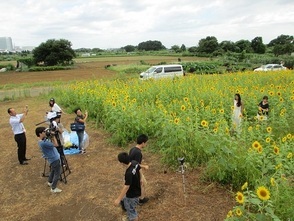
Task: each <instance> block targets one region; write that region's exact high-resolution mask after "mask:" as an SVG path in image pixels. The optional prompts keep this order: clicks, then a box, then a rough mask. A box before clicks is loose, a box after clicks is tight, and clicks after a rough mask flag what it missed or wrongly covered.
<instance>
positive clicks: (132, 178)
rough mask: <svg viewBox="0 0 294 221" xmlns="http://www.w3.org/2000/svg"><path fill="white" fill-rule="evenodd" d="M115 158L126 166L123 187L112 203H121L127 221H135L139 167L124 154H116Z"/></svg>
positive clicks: (139, 193) (138, 192)
mask: <svg viewBox="0 0 294 221" xmlns="http://www.w3.org/2000/svg"><path fill="white" fill-rule="evenodd" d="M117 158H118V161H119V162H121V163H123V164H125V165H127V169H126V172H125V185H124V186H123V188H122V190H121V193H120V194H119V196H118V197H117V199H116V200H115V201H114V203H115V205H119V204H120V202H121V201H123V204H124V208H125V209H126V211H127V215H128V218H129V220H130V221H137V220H138V212H137V211H136V206H137V205H138V203H139V196H141V185H140V172H139V171H140V169H141V167H140V165H139V163H138V162H137V161H135V160H133V161H130V157H129V155H128V154H127V153H126V152H122V153H120V154H118V156H117Z"/></svg>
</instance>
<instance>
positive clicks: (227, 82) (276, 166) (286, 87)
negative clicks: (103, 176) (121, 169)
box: [55, 71, 294, 220]
mask: <svg viewBox="0 0 294 221" xmlns="http://www.w3.org/2000/svg"><path fill="white" fill-rule="evenodd" d="M235 93H239V94H240V95H241V98H242V101H243V103H244V107H245V109H244V114H243V116H242V119H241V126H240V128H238V130H236V128H234V125H233V124H232V111H233V99H234V95H235ZM264 95H267V96H268V97H269V105H270V111H269V117H268V119H267V120H263V119H258V118H257V117H256V115H257V112H258V103H259V102H260V101H261V100H262V98H263V96H264ZM55 96H56V98H58V100H59V102H60V103H62V104H63V106H65V107H66V108H67V109H68V110H73V109H74V108H76V107H80V108H82V110H87V111H88V113H89V117H90V118H91V119H92V120H93V121H95V122H96V126H97V127H101V128H103V129H105V130H106V131H108V132H110V133H111V134H112V138H111V141H112V142H113V143H115V144H116V145H120V146H126V145H127V144H128V143H129V142H130V141H133V140H134V139H135V138H136V137H137V136H138V135H139V134H141V133H144V134H147V135H148V136H149V138H150V141H149V149H150V150H152V151H156V152H158V153H160V154H161V156H162V162H163V163H164V164H166V165H170V166H176V165H178V161H177V159H178V158H179V157H185V161H186V162H187V165H188V166H189V167H190V168H193V167H199V166H201V167H202V168H203V173H202V178H203V179H204V180H206V181H210V182H218V183H220V184H225V185H230V186H231V187H232V189H233V190H236V191H238V192H237V196H236V203H237V204H238V205H237V206H236V207H234V208H233V209H232V210H231V211H229V213H228V217H227V220H258V219H259V220H274V219H275V220H286V219H288V218H292V217H294V214H293V211H294V209H293V205H294V204H293V195H294V191H293V189H294V188H293V181H294V177H293V171H294V166H293V162H294V160H293V141H294V138H293V137H294V133H293V132H294V118H293V116H294V72H293V71H276V72H262V73H259V72H238V73H231V74H222V75H217V74H212V75H188V76H185V77H181V78H175V79H162V80H147V81H142V80H139V79H137V78H136V79H128V80H112V81H110V80H93V81H85V82H79V83H76V84H71V85H69V86H64V87H63V88H60V89H58V90H57V91H56V95H55ZM245 184H246V185H245ZM244 185H245V186H246V187H244ZM241 187H242V188H241ZM291 202H292V203H291ZM291 205H292V206H291Z"/></svg>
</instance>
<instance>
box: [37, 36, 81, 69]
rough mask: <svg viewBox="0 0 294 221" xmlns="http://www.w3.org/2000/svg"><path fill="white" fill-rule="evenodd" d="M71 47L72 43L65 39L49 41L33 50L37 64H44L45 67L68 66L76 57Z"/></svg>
mask: <svg viewBox="0 0 294 221" xmlns="http://www.w3.org/2000/svg"><path fill="white" fill-rule="evenodd" d="M71 46H72V45H71V42H70V41H68V40H65V39H60V40H55V39H49V40H47V41H46V42H45V43H41V44H40V45H39V46H38V47H36V48H35V49H34V50H33V52H32V53H33V58H34V61H35V64H40V63H43V64H44V65H45V66H54V65H68V64H70V63H71V62H72V59H73V58H75V57H76V54H75V52H74V50H73V49H72V48H71Z"/></svg>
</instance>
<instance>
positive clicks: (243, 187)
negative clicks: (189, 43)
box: [241, 182, 248, 190]
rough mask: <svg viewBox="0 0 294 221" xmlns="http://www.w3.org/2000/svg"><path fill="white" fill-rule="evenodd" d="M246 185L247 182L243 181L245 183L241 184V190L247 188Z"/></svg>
mask: <svg viewBox="0 0 294 221" xmlns="http://www.w3.org/2000/svg"><path fill="white" fill-rule="evenodd" d="M247 187H248V183H247V182H245V183H244V184H243V186H242V187H241V190H245V189H247Z"/></svg>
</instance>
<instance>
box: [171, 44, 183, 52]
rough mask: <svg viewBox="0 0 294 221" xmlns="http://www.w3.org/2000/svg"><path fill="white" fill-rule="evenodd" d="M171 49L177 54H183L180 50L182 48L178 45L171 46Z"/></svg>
mask: <svg viewBox="0 0 294 221" xmlns="http://www.w3.org/2000/svg"><path fill="white" fill-rule="evenodd" d="M170 49H171V50H173V51H174V52H176V53H179V52H181V49H180V47H179V46H178V45H173V46H171V48H170Z"/></svg>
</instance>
